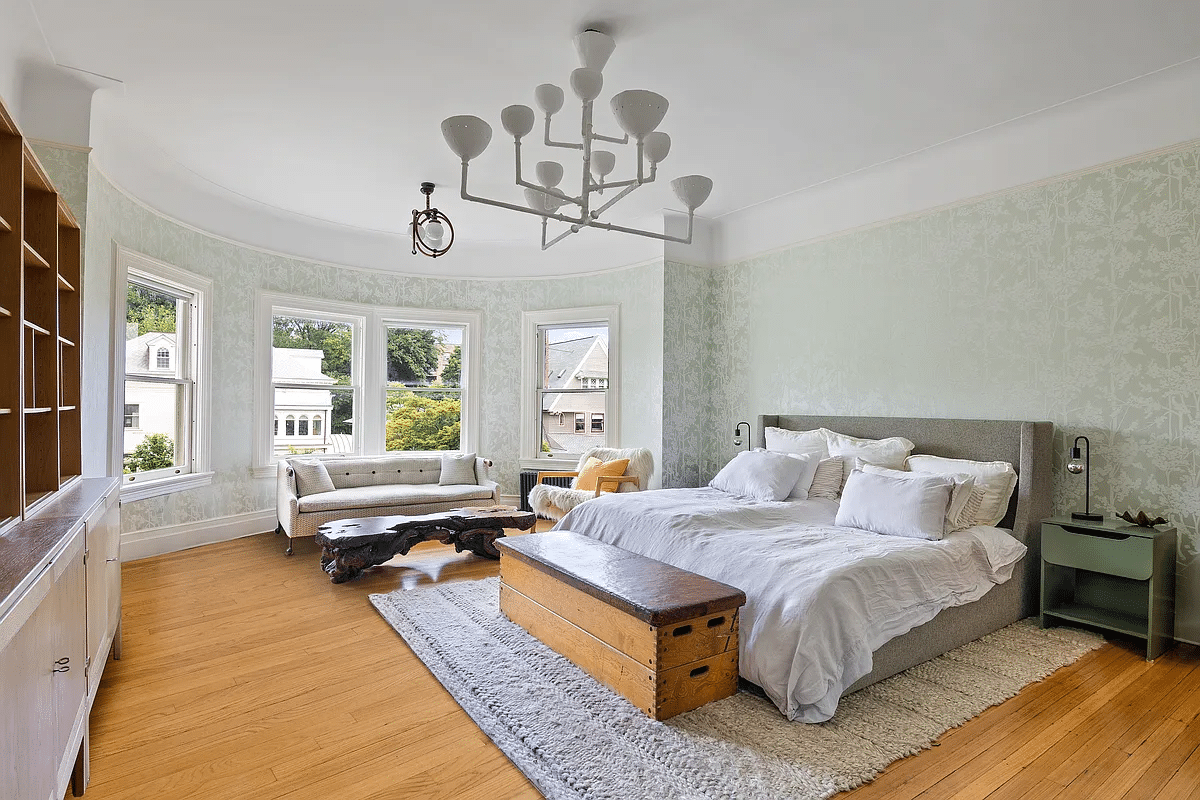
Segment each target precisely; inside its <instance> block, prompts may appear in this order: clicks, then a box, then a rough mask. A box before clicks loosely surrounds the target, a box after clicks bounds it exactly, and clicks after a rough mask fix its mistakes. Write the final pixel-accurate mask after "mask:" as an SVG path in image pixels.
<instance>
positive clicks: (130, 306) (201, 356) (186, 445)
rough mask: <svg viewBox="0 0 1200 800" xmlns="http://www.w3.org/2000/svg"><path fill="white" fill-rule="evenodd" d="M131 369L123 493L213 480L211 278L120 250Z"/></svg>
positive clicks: (126, 365)
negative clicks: (209, 464) (209, 438)
mask: <svg viewBox="0 0 1200 800" xmlns="http://www.w3.org/2000/svg"><path fill="white" fill-rule="evenodd" d="M118 265H119V271H120V275H121V277H122V278H123V280H122V282H121V283H120V288H121V297H120V300H119V303H120V305H118V307H121V306H122V305H123V306H124V308H125V314H124V318H123V319H122V320H121V321H120V329H121V333H122V334H123V335H122V336H121V337H120V339H119V341H122V342H123V347H122V348H121V355H120V357H121V359H122V362H123V363H122V366H123V371H124V382H123V394H124V399H123V401H122V407H123V419H122V421H121V423H120V429H119V435H118V438H119V440H120V447H121V451H120V459H121V464H120V468H121V471H122V473H123V474H124V479H123V481H122V484H123V485H122V496H123V497H124V498H125V499H127V500H131V499H132V500H136V499H139V498H141V497H149V496H152V495H155V494H162V493H165V492H169V491H176V490H178V489H181V488H190V487H192V486H198V485H202V484H203V483H207V482H208V481H209V480H211V473H205V472H204V465H205V462H206V457H207V453H206V452H205V451H206V436H205V435H204V433H205V431H206V429H207V426H206V424H205V423H206V419H205V415H206V413H207V406H208V404H207V399H206V389H207V386H206V385H205V383H206V381H205V375H206V372H207V370H206V369H205V366H206V362H205V352H206V347H205V343H206V337H207V327H208V326H207V316H206V314H207V303H208V297H207V296H208V294H209V292H210V291H211V283H210V282H209V281H208V280H207V279H205V278H201V277H199V276H197V275H192V274H191V273H188V272H185V271H184V270H181V269H178V268H177V267H173V266H171V265H169V264H164V263H162V262H159V261H156V260H154V259H151V258H149V257H148V256H144V255H142V254H140V253H134V252H132V251H129V250H124V249H120V250H118Z"/></svg>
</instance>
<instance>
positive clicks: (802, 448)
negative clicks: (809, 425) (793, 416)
mask: <svg viewBox="0 0 1200 800" xmlns="http://www.w3.org/2000/svg"><path fill="white" fill-rule="evenodd" d="M763 433H764V435H765V437H766V440H767V449H768V450H770V451H771V452H772V453H797V454H799V455H804V454H806V453H817V454H818V455H819V456H820V457H821V458H825V457H826V456H828V455H829V443H828V442H829V440H828V437H827V436H826V434H827V433H829V432H828V431H826V430H825V429H824V428H817V429H816V430H813V431H789V430H786V429H784V428H770V427H768V428H765V429H764V431H763Z"/></svg>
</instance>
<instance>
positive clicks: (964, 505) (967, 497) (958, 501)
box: [857, 458, 983, 533]
mask: <svg viewBox="0 0 1200 800" xmlns="http://www.w3.org/2000/svg"><path fill="white" fill-rule="evenodd" d="M857 468H858V469H861V470H862V471H863V472H869V473H871V474H873V475H890V476H892V477H893V478H913V477H922V476H925V475H928V474H930V473H928V472H906V471H904V470H898V469H888V468H887V467H877V466H875V465H874V464H868V463H867V462H865V461H863V460H862V459H861V458H860V459H858V460H857ZM946 477H947V478H949V479H950V480H952V481H954V488H953V489H952V490H951V491H950V504H949V506H947V507H946V524H945V526H944V532H945V533H952V532H953V531H957V530H962V529H963V528H970V527H971V526H973V525H974V524H975V521H974V520H975V517H976V514H977V513H978V511H979V500H980V498H982V497H983V490H982V489H978V487H976V486H975V476H974V475H966V474H964V473H962V472H955V473H946ZM973 498H974V503H972V502H971V501H972V499H973Z"/></svg>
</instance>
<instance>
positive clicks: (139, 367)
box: [125, 333, 175, 375]
mask: <svg viewBox="0 0 1200 800" xmlns="http://www.w3.org/2000/svg"><path fill="white" fill-rule="evenodd" d="M160 344H161V345H163V346H164V347H167V348H169V349H171V350H174V349H175V334H173V333H143V334H142V335H141V336H135V337H134V338H132V339H126V340H125V374H127V375H136V374H138V373H143V374H144V373H149V372H155V371H156V370H152V369H150V348H151V347H152V346H153V347H154V348H155V349H156V350H157V348H158V345H160ZM172 366H174V365H172Z"/></svg>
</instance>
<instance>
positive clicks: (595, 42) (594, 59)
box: [575, 30, 617, 72]
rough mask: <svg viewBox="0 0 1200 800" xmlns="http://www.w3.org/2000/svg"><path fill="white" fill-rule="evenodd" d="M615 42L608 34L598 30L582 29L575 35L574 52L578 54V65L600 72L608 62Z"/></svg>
mask: <svg viewBox="0 0 1200 800" xmlns="http://www.w3.org/2000/svg"><path fill="white" fill-rule="evenodd" d="M616 46H617V43H616V42H614V41H613V38H612V37H611V36H609V35H608V34H605V33H601V32H600V31H591V30H588V31H584V32H583V33H581V34H579V35H578V36H576V37H575V52H576V53H578V54H579V65H580V66H583V67H587V68H588V69H594V70H596V71H597V72H600V71H601V70H603V69H604V65H605V64H607V63H608V57H609V56H611V55H612V51H613V48H615V47H616Z"/></svg>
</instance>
